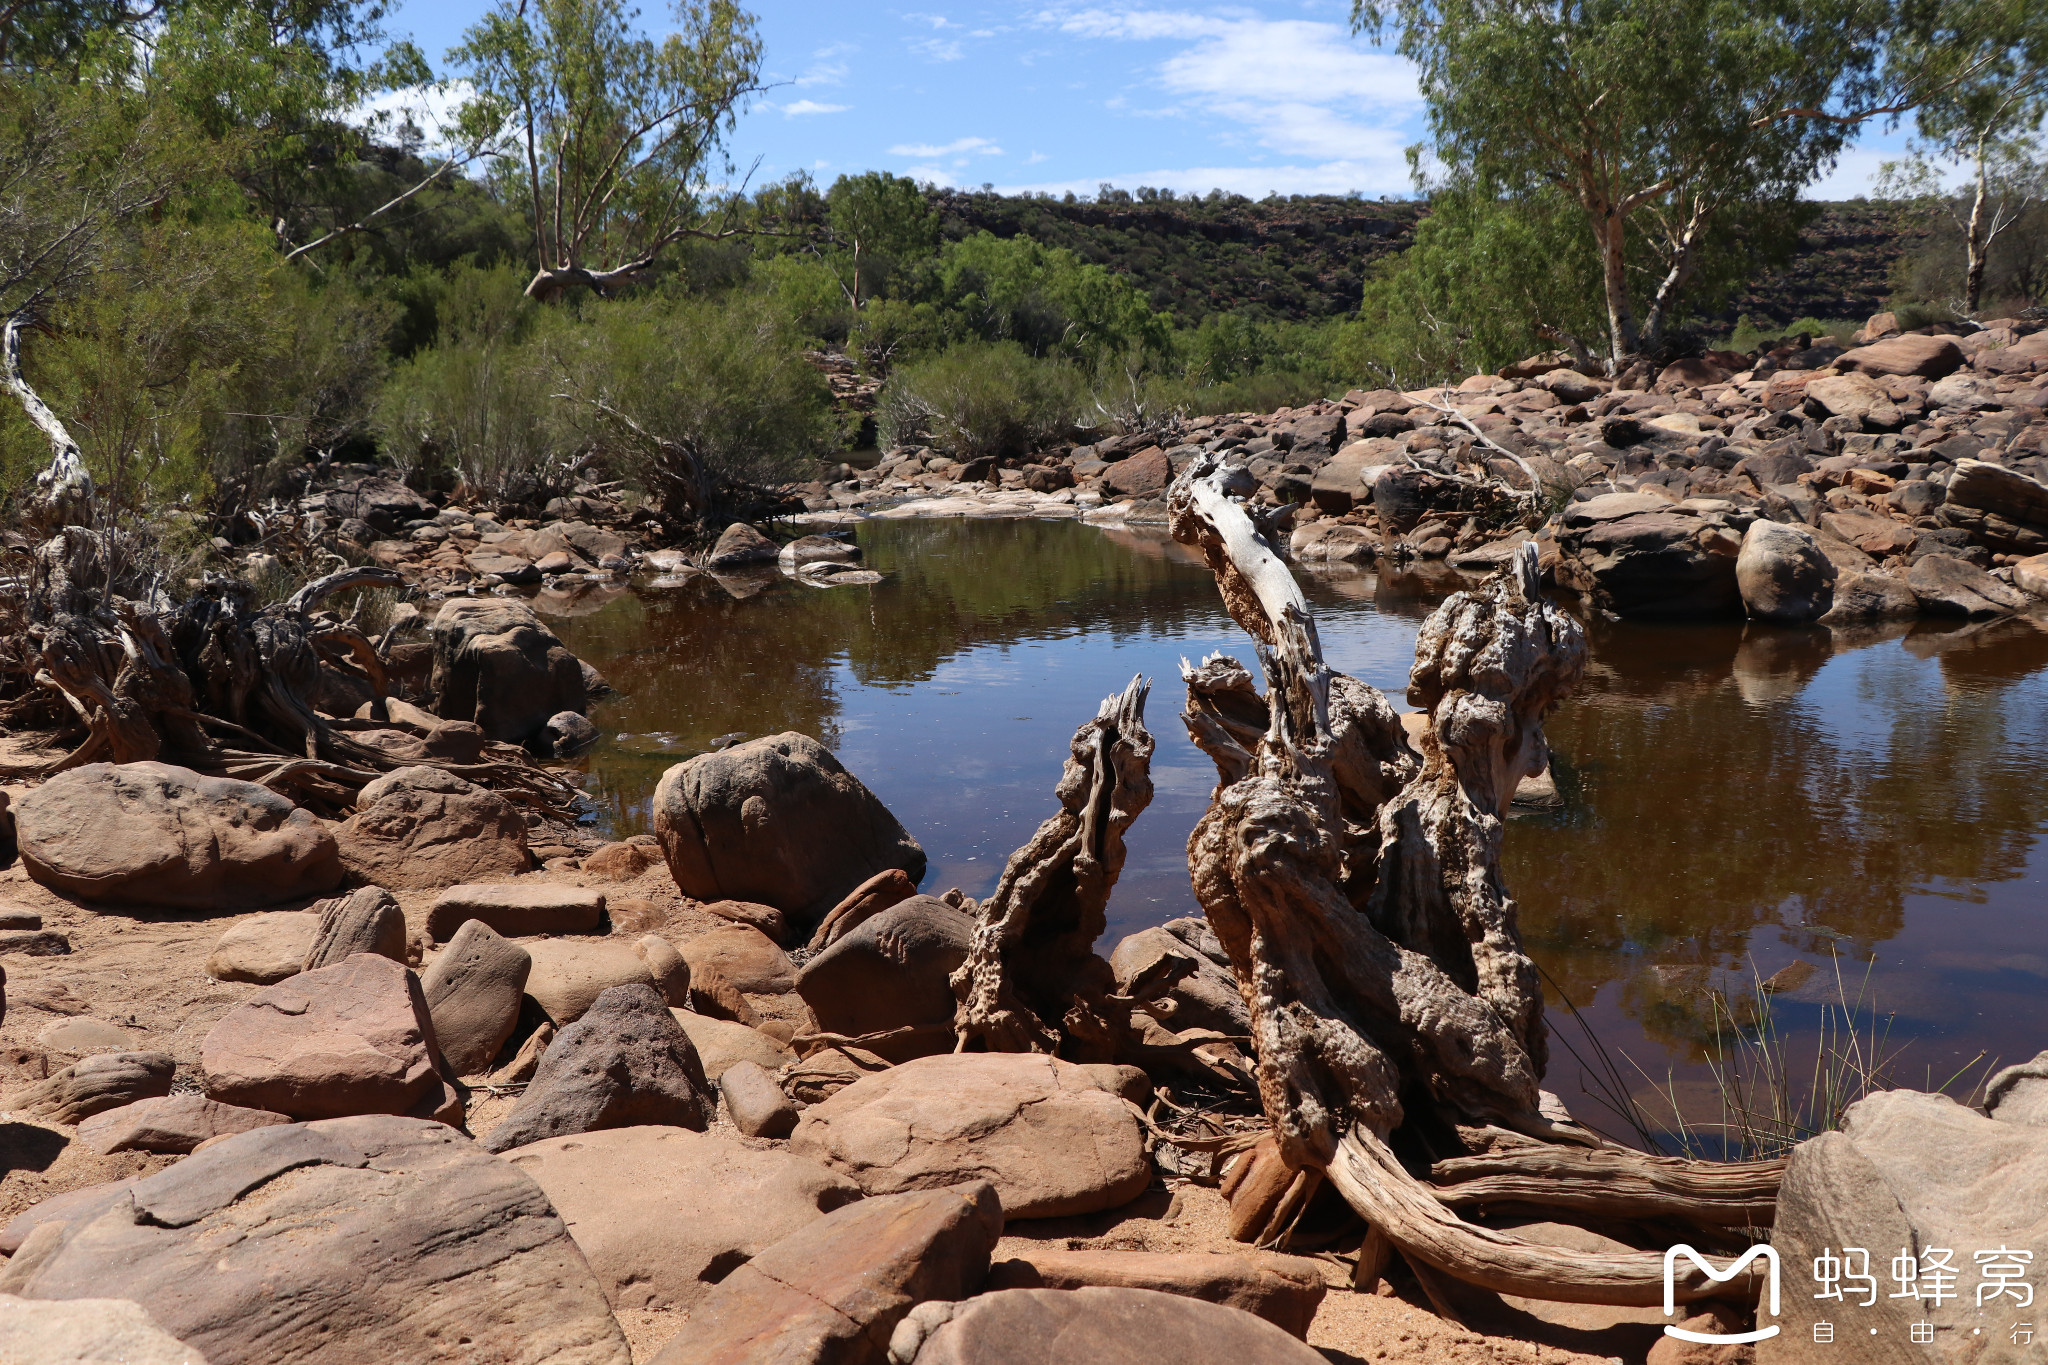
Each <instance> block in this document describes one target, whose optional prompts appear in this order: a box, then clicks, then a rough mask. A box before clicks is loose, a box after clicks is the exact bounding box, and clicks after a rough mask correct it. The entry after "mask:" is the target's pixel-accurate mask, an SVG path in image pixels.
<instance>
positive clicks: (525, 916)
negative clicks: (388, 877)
mask: <svg viewBox="0 0 2048 1365" xmlns="http://www.w3.org/2000/svg"><path fill="white" fill-rule="evenodd" d="M603 919H604V893H603V892H602V891H592V890H590V889H589V888H587V887H581V886H561V885H557V884H552V883H547V882H472V883H468V884H465V885H462V886H451V887H449V888H448V889H447V890H446V891H443V892H442V893H441V894H440V895H438V896H436V897H435V898H434V906H433V908H432V909H431V910H429V911H428V912H427V935H428V937H430V938H432V939H433V940H434V941H435V942H436V943H444V942H446V941H448V940H449V939H451V938H453V937H454V936H455V931H456V930H458V929H460V928H461V927H462V926H463V925H464V924H465V923H467V922H468V921H470V920H481V921H482V922H483V923H485V924H488V925H489V926H490V927H491V928H493V929H495V930H497V931H498V932H499V933H501V934H503V935H505V937H507V938H524V937H526V936H527V935H529V934H586V933H589V932H591V931H592V930H594V929H596V928H597V927H598V925H599V923H601V922H602V921H603Z"/></svg>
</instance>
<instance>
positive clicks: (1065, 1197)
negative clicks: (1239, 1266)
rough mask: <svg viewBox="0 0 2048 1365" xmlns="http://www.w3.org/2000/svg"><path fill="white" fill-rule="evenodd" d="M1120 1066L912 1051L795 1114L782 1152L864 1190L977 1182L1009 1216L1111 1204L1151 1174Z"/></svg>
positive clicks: (1136, 1190)
mask: <svg viewBox="0 0 2048 1365" xmlns="http://www.w3.org/2000/svg"><path fill="white" fill-rule="evenodd" d="M1125 1070H1130V1068H1118V1067H1112V1066H1077V1065H1075V1064H1074V1063H1072V1062H1063V1061H1060V1060H1059V1059H1057V1058H1054V1057H1046V1056H1040V1055H1037V1054H1031V1053H995V1052H984V1053H948V1054H946V1055H944V1056H935V1057H920V1058H917V1059H916V1060H914V1061H910V1062H906V1063H904V1064H903V1065H901V1066H897V1067H892V1068H890V1069H889V1070H887V1071H880V1072H876V1073H874V1074H873V1075H870V1076H866V1077H864V1078H862V1079H861V1080H858V1081H856V1082H854V1083H853V1084H852V1085H849V1086H847V1087H846V1088H845V1089H844V1090H841V1091H839V1093H837V1094H836V1095H834V1096H832V1097H831V1098H830V1099H828V1100H826V1101H825V1102H824V1103H823V1104H819V1105H815V1106H813V1107H812V1108H810V1109H808V1110H806V1111H805V1112H804V1115H803V1118H802V1120H801V1122H799V1123H798V1125H797V1130H796V1133H795V1135H794V1136H793V1137H792V1138H791V1139H790V1150H791V1151H793V1152H796V1153H798V1154H799V1155H802V1156H808V1157H810V1158H812V1159H813V1160H815V1161H819V1162H821V1163H823V1164H825V1165H827V1166H830V1167H832V1168H833V1169H834V1170H838V1171H843V1172H845V1173H846V1174H847V1175H849V1176H851V1177H852V1178H853V1179H854V1180H855V1181H856V1182H858V1183H859V1185H860V1187H861V1188H862V1189H863V1190H865V1191H867V1192H868V1193H869V1194H896V1193H900V1192H901V1191H904V1190H917V1189H925V1190H929V1189H937V1188H940V1187H942V1186H946V1185H952V1184H957V1183H959V1182H960V1181H962V1180H968V1179H987V1180H990V1181H993V1182H994V1184H995V1187H996V1192H997V1194H998V1195H999V1196H1000V1197H1001V1199H1002V1202H1003V1208H1004V1210H1005V1212H1006V1213H1007V1214H1008V1215H1009V1216H1010V1217H1012V1218H1055V1217H1061V1216H1065V1215H1068V1214H1077V1213H1094V1212H1096V1211H1097V1210H1100V1209H1111V1208H1116V1207H1118V1206H1120V1205H1122V1204H1126V1203H1128V1202H1130V1201H1131V1200H1132V1199H1135V1198H1137V1197H1138V1195H1139V1194H1141V1193H1143V1192H1144V1189H1145V1187H1146V1185H1147V1184H1149V1183H1150V1182H1151V1178H1152V1168H1151V1163H1150V1162H1149V1161H1148V1160H1147V1159H1146V1156H1145V1144H1144V1140H1143V1137H1142V1134H1141V1132H1140V1130H1139V1126H1138V1120H1137V1117H1136V1115H1135V1114H1134V1112H1133V1110H1132V1108H1131V1106H1130V1105H1129V1104H1128V1103H1127V1102H1126V1101H1125V1100H1123V1099H1121V1098H1119V1094H1118V1091H1119V1090H1120V1088H1122V1087H1124V1086H1127V1085H1128V1084H1129V1078H1128V1077H1126V1076H1124V1075H1122V1074H1120V1073H1121V1072H1122V1071H1125Z"/></svg>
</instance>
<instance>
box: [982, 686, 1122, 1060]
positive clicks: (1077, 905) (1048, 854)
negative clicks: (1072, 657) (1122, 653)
mask: <svg viewBox="0 0 2048 1365" xmlns="http://www.w3.org/2000/svg"><path fill="white" fill-rule="evenodd" d="M1149 691H1150V687H1149V686H1148V685H1147V684H1146V683H1145V681H1144V680H1143V679H1142V678H1133V679H1131V681H1130V685H1129V686H1127V687H1126V688H1124V690H1123V691H1122V692H1121V693H1120V694H1118V695H1117V696H1114V697H1108V698H1105V699H1104V701H1103V703H1102V706H1101V708H1100V709H1099V710H1098V711H1097V712H1096V714H1095V718H1094V719H1093V720H1091V721H1089V722H1088V723H1087V724H1086V725H1083V726H1082V727H1081V728H1080V729H1079V730H1077V731H1075V732H1074V741H1073V748H1072V750H1071V753H1070V756H1069V757H1068V759H1067V763H1066V767H1065V769H1064V771H1063V772H1062V773H1061V775H1060V783H1059V788H1058V791H1057V795H1058V797H1059V802H1060V809H1059V810H1058V812H1056V813H1055V814H1054V815H1053V816H1052V817H1051V818H1049V819H1048V820H1046V821H1045V823H1043V824H1041V825H1040V826H1039V827H1038V832H1037V833H1036V834H1034V835H1032V837H1031V839H1030V841H1029V842H1028V843H1026V844H1025V845H1024V846H1023V847H1022V848H1019V849H1018V850H1017V851H1016V852H1015V853H1013V854H1011V855H1010V860H1009V862H1008V863H1007V864H1006V865H1005V866H1004V868H1003V875H1002V879H1001V880H1000V881H999V882H997V883H996V889H995V891H994V892H993V893H992V894H991V895H990V896H989V898H988V900H987V901H985V902H984V903H983V904H982V905H981V906H980V907H979V916H980V918H979V922H978V923H977V925H976V926H975V931H974V939H973V943H972V945H971V946H970V948H969V950H968V956H967V961H966V962H964V963H963V964H961V966H960V968H959V970H958V971H956V972H954V973H953V978H952V981H953V993H954V995H955V996H956V997H958V999H959V1001H960V1007H959V1010H958V1012H957V1014H956V1016H955V1020H954V1030H955V1032H956V1034H957V1035H958V1044H957V1046H958V1049H959V1050H961V1051H965V1050H967V1049H968V1048H969V1047H970V1046H974V1045H979V1046H981V1047H984V1048H986V1049H987V1050H989V1051H991V1052H1023V1051H1043V1052H1060V1051H1063V1050H1064V1051H1065V1052H1066V1053H1067V1054H1068V1055H1070V1056H1073V1057H1074V1059H1075V1060H1083V1061H1110V1060H1113V1059H1114V1058H1115V1057H1116V1056H1117V1055H1118V1053H1119V1052H1120V1051H1122V1050H1124V1046H1125V1042H1126V1040H1125V1038H1124V1034H1125V1032H1126V1031H1127V1029H1128V1023H1127V1020H1128V1017H1129V1013H1130V1003H1131V1002H1130V1001H1128V1000H1118V999H1115V998H1114V997H1115V996H1116V981H1115V979H1114V977H1112V976H1111V974H1110V971H1109V964H1108V963H1106V962H1104V961H1103V960H1102V959H1101V958H1100V957H1097V956H1096V955H1095V940H1096V939H1098V938H1100V937H1101V936H1102V931H1103V929H1104V927H1105V926H1106V925H1107V922H1108V919H1107V911H1108V906H1109V893H1110V891H1111V890H1112V889H1113V888H1114V887H1115V886H1116V880H1117V877H1118V875H1119V874H1121V873H1122V871H1123V866H1124V833H1125V831H1127V830H1128V829H1129V828H1130V827H1131V823H1132V822H1133V821H1134V820H1136V819H1137V818H1138V816H1139V814H1140V813H1141V812H1142V811H1143V810H1144V809H1145V807H1146V806H1148V805H1150V804H1151V802H1152V774H1151V763H1152V744H1153V741H1152V735H1151V733H1150V732H1149V731H1147V730H1146V729H1145V697H1146V694H1147V693H1148V692H1149ZM1119 1005H1121V1009H1120V1010H1119V1008H1118V1006H1119ZM1063 1040H1064V1042H1065V1047H1064V1049H1063V1048H1062V1042H1063Z"/></svg>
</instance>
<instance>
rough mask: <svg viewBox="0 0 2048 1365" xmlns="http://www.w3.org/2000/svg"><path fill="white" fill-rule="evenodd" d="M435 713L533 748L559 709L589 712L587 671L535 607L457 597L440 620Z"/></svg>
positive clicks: (436, 642) (437, 619)
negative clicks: (543, 621) (584, 678)
mask: <svg viewBox="0 0 2048 1365" xmlns="http://www.w3.org/2000/svg"><path fill="white" fill-rule="evenodd" d="M433 631H434V681H433V687H434V695H435V697H436V698H437V700H436V703H435V709H436V710H437V711H439V712H440V714H441V715H442V717H443V718H445V719H448V720H467V721H474V722H475V723H476V724H477V725H479V726H481V727H482V729H483V732H484V734H485V735H486V736H488V737H489V738H491V739H495V740H503V741H505V742H507V743H511V744H525V743H527V742H529V741H530V740H532V739H533V738H534V737H535V736H537V735H538V734H539V733H540V732H541V730H542V728H543V727H544V726H546V724H547V721H548V717H550V716H552V715H554V714H555V713H556V712H557V711H583V710H585V709H586V708H587V706H588V697H587V694H586V692H585V690H584V686H583V666H582V664H580V663H579V662H577V660H576V656H575V655H573V654H571V653H570V652H569V651H568V650H567V649H564V648H563V647H562V642H561V641H560V640H558V639H556V638H555V633H554V632H553V631H551V630H549V629H548V628H547V627H546V626H544V625H542V624H541V620H540V617H538V616H536V615H535V614H534V612H533V609H532V608H531V607H528V606H526V605H525V604H524V603H520V602H513V601H508V600H506V599H505V598H502V597H490V598H464V597H456V598H451V599H449V600H448V602H446V603H445V604H444V605H443V606H442V607H441V610H440V612H439V613H438V614H437V615H436V616H435V617H434V623H433Z"/></svg>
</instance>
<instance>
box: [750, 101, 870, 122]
mask: <svg viewBox="0 0 2048 1365" xmlns="http://www.w3.org/2000/svg"><path fill="white" fill-rule="evenodd" d="M766 107H767V108H770V109H780V110H781V111H782V116H783V117H784V118H801V117H803V116H804V115H805V114H843V113H845V112H846V111H847V110H848V109H851V108H852V107H853V106H852V105H850V104H820V103H818V102H817V101H816V100H797V101H795V102H794V103H790V104H770V105H767V106H766Z"/></svg>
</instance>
